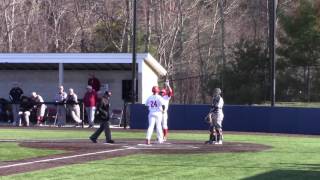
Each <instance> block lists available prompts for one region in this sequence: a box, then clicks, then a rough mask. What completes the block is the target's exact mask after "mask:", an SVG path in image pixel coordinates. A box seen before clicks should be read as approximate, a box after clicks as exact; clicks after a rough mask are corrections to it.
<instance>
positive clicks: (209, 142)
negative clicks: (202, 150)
mask: <svg viewBox="0 0 320 180" xmlns="http://www.w3.org/2000/svg"><path fill="white" fill-rule="evenodd" d="M214 143H215V142H214V141H206V142H204V144H214Z"/></svg>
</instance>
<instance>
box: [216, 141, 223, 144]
mask: <svg viewBox="0 0 320 180" xmlns="http://www.w3.org/2000/svg"><path fill="white" fill-rule="evenodd" d="M214 144H218V145H222V141H218V142H215V143H214Z"/></svg>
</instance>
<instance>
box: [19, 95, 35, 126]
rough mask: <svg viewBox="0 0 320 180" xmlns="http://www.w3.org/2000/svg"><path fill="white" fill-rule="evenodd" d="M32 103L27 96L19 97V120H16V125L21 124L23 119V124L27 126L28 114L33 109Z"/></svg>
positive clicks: (28, 123)
mask: <svg viewBox="0 0 320 180" xmlns="http://www.w3.org/2000/svg"><path fill="white" fill-rule="evenodd" d="M33 105H34V103H33V102H32V99H31V98H29V97H27V96H22V97H21V105H20V111H19V112H18V114H19V120H18V122H17V126H22V120H24V123H23V124H24V125H25V126H29V125H30V120H29V117H30V114H31V111H32V109H33Z"/></svg>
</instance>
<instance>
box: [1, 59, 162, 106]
mask: <svg viewBox="0 0 320 180" xmlns="http://www.w3.org/2000/svg"><path fill="white" fill-rule="evenodd" d="M136 62H137V71H136V72H137V81H138V83H137V94H138V101H137V102H139V103H144V102H145V100H146V99H147V98H148V96H149V95H150V94H151V88H152V86H154V85H158V80H159V78H160V77H161V76H165V75H166V73H167V71H166V70H165V69H164V68H163V67H162V66H161V65H160V64H159V63H158V62H157V60H155V59H154V58H153V57H152V56H151V55H150V54H149V53H138V54H137V61H136ZM131 63H132V54H130V53H2V54H0V97H2V98H6V99H8V94H9V91H10V89H11V88H12V84H13V82H18V83H19V84H20V86H21V88H22V89H23V91H24V94H25V95H28V96H29V95H30V94H31V92H32V91H36V92H37V93H38V94H40V95H42V97H43V98H44V99H45V101H52V100H53V99H54V97H55V94H56V93H57V91H58V86H59V85H63V86H64V87H65V89H68V88H73V89H74V90H75V92H76V93H77V94H78V97H79V98H80V99H81V98H82V97H83V95H84V93H85V90H86V86H87V82H88V78H89V74H92V73H94V74H95V76H96V77H97V78H98V79H99V80H100V82H101V84H102V87H103V90H106V89H108V90H111V91H112V94H113V97H112V99H111V104H112V106H113V108H121V107H122V106H123V103H124V100H125V98H127V96H128V94H130V88H131V87H130V85H131V79H132V72H131V69H132V66H131Z"/></svg>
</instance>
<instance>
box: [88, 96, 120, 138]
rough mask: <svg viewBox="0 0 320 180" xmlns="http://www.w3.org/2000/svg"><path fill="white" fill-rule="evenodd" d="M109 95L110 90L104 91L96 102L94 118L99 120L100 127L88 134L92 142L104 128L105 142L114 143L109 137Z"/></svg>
mask: <svg viewBox="0 0 320 180" xmlns="http://www.w3.org/2000/svg"><path fill="white" fill-rule="evenodd" d="M110 96H111V92H109V91H106V92H105V93H104V94H103V96H102V97H101V99H100V100H99V102H98V104H97V109H96V118H97V119H99V120H100V122H101V123H100V127H99V128H98V129H97V130H96V131H95V132H94V133H93V134H92V135H91V136H90V138H89V139H90V140H91V141H92V142H93V143H97V139H98V137H99V136H100V134H101V133H102V131H103V130H104V134H105V136H106V143H114V141H113V140H112V139H111V131H110V122H109V118H110V113H109V109H110Z"/></svg>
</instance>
